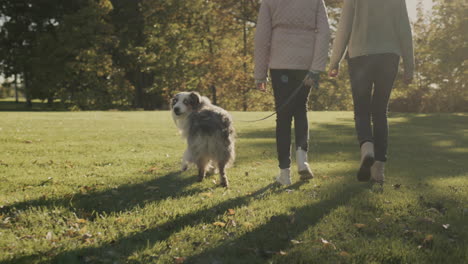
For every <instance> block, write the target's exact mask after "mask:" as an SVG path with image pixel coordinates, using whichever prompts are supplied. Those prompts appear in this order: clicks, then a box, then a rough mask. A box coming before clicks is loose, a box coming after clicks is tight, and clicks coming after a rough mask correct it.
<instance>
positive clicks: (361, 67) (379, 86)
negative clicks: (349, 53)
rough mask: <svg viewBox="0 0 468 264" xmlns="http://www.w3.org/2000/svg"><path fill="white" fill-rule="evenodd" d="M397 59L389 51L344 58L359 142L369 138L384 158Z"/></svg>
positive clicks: (385, 157)
mask: <svg viewBox="0 0 468 264" xmlns="http://www.w3.org/2000/svg"><path fill="white" fill-rule="evenodd" d="M399 60H400V57H399V56H398V55H396V54H392V53H386V54H373V55H367V56H360V57H355V58H350V59H348V65H349V75H350V79H351V89H352V92H353V101H354V121H355V125H356V132H357V137H358V140H359V144H360V145H362V144H364V143H365V142H373V143H374V151H375V160H378V161H386V160H387V144H388V143H387V142H388V123H387V108H388V101H389V99H390V93H391V92H392V87H393V82H394V80H395V77H396V74H397V72H398V63H399ZM371 118H372V124H373V126H372V125H371Z"/></svg>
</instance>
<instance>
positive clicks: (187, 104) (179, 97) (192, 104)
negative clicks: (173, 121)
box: [171, 92, 201, 116]
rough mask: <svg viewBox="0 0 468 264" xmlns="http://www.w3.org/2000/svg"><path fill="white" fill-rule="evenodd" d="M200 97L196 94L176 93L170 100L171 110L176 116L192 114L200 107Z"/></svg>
mask: <svg viewBox="0 0 468 264" xmlns="http://www.w3.org/2000/svg"><path fill="white" fill-rule="evenodd" d="M200 102H201V97H200V94H198V93H196V92H182V93H178V94H176V95H175V96H174V98H172V102H171V108H172V112H173V113H174V114H175V115H176V116H182V115H185V114H187V113H190V112H192V111H193V110H194V109H196V108H197V107H198V105H200Z"/></svg>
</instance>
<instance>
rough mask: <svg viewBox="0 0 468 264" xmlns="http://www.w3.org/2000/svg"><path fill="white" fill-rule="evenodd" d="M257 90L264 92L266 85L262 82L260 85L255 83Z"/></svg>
mask: <svg viewBox="0 0 468 264" xmlns="http://www.w3.org/2000/svg"><path fill="white" fill-rule="evenodd" d="M257 90H259V91H260V92H263V93H264V92H266V91H267V90H266V83H264V82H261V83H257Z"/></svg>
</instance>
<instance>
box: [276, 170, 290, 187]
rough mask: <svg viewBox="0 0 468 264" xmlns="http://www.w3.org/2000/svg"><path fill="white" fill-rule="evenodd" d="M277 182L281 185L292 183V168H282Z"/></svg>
mask: <svg viewBox="0 0 468 264" xmlns="http://www.w3.org/2000/svg"><path fill="white" fill-rule="evenodd" d="M276 182H277V183H279V184H281V185H291V169H290V168H287V169H280V173H279V175H278V177H276Z"/></svg>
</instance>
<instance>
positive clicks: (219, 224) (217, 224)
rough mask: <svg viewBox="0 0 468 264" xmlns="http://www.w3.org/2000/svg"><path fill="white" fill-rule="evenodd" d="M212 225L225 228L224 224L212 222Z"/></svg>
mask: <svg viewBox="0 0 468 264" xmlns="http://www.w3.org/2000/svg"><path fill="white" fill-rule="evenodd" d="M213 225H214V226H219V227H225V226H226V223H223V222H214V223H213Z"/></svg>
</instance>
